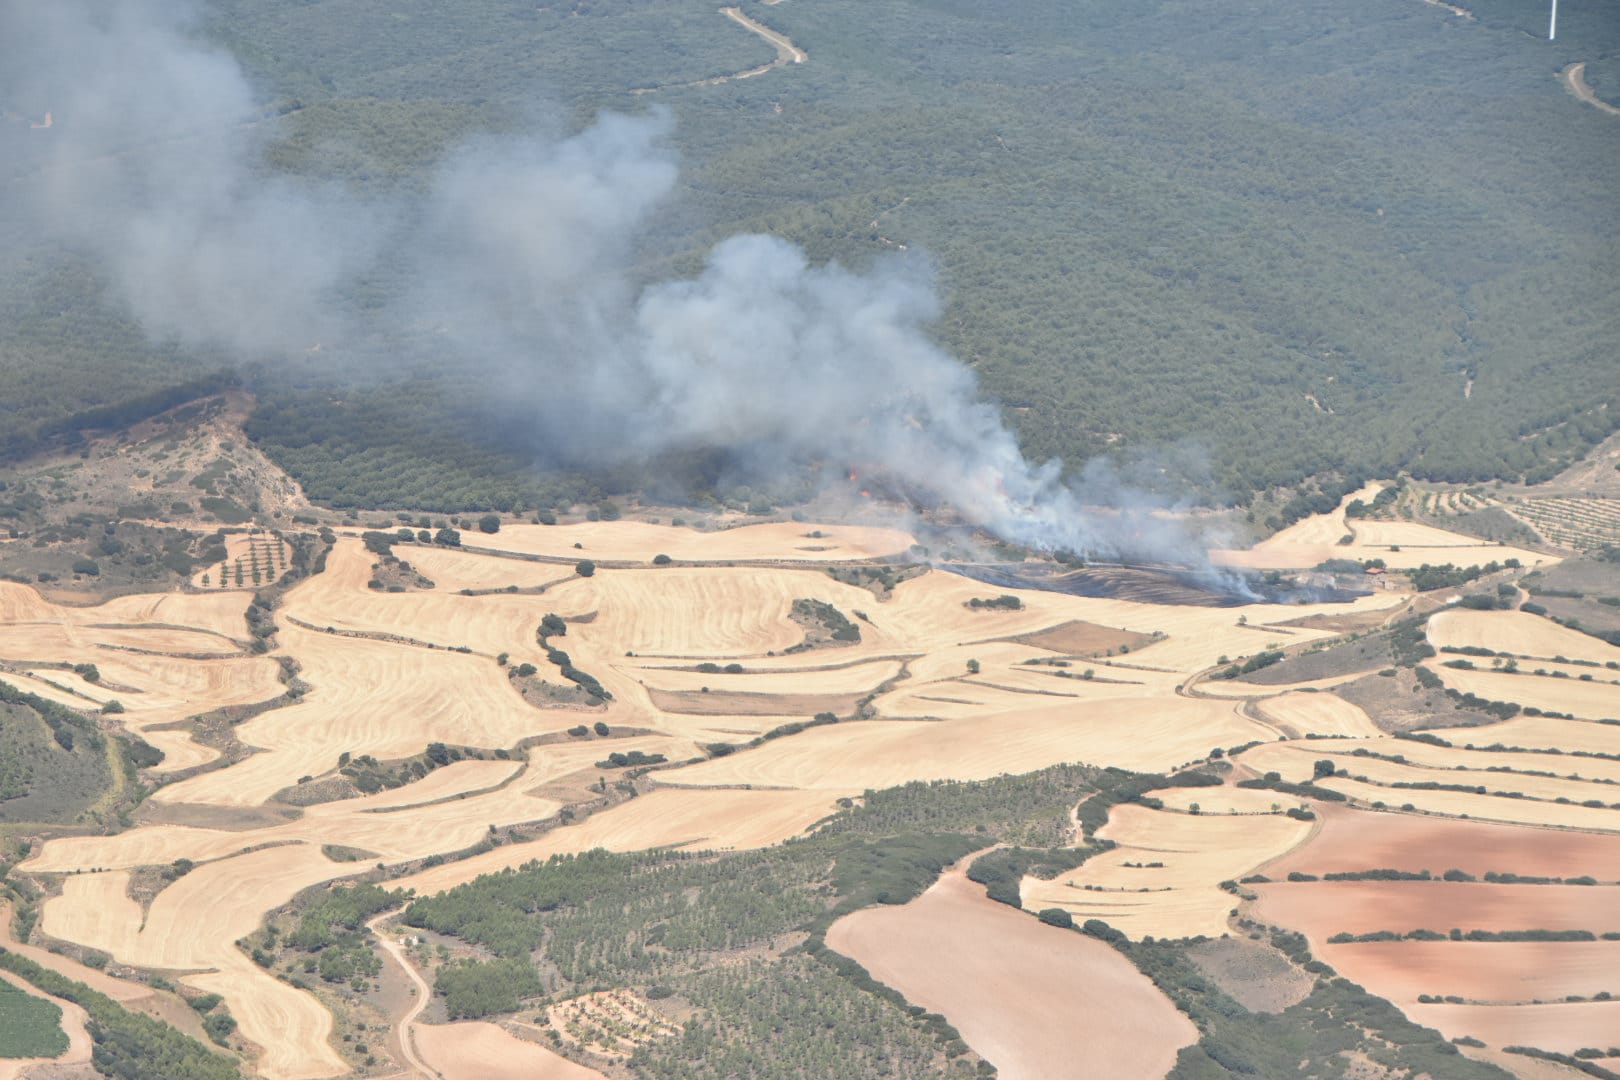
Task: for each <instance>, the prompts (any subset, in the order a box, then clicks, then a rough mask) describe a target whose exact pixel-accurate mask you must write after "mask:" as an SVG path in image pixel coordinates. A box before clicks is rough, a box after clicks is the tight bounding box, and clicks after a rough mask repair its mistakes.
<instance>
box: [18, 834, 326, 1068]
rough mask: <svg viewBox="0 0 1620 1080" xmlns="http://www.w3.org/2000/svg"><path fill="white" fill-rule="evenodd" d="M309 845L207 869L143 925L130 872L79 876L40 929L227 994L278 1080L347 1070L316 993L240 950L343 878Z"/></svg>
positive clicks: (186, 880)
mask: <svg viewBox="0 0 1620 1080" xmlns="http://www.w3.org/2000/svg"><path fill="white" fill-rule="evenodd" d="M344 869H345V868H344V867H343V866H342V864H338V863H333V862H332V861H331V860H329V859H327V858H326V857H325V856H324V855H322V854H321V853H320V851H319V850H317V849H314V848H311V847H309V846H307V845H303V844H289V845H283V846H280V847H274V848H268V849H266V850H263V851H257V852H253V853H250V854H246V855H240V856H237V857H235V858H232V859H224V860H221V861H219V862H214V863H208V864H206V865H203V866H200V867H198V868H197V869H195V870H193V871H192V872H191V873H189V874H187V875H185V876H184V877H182V878H180V879H179V880H178V881H176V882H175V883H174V884H173V885H171V886H169V887H168V888H167V889H165V890H163V892H161V893H159V894H158V896H157V899H155V900H154V901H153V902H152V906H151V908H150V910H149V911H148V912H147V913H146V914H145V918H144V921H143V918H142V912H141V909H140V906H139V905H138V904H136V903H135V902H134V901H133V900H130V899H129V898H128V896H127V895H126V889H127V886H128V878H129V875H128V873H127V872H125V871H111V872H107V873H98V874H79V875H74V876H70V877H68V878H66V879H65V880H64V881H63V890H62V895H61V896H59V897H56V898H54V899H52V900H50V901H48V902H47V903H46V904H45V906H44V909H43V912H42V917H41V928H42V929H43V930H44V932H45V933H47V934H49V935H51V936H52V937H58V938H62V939H65V940H68V941H74V942H78V943H80V944H84V945H88V946H90V947H92V948H97V949H101V950H103V951H105V952H108V953H111V954H112V955H113V956H114V957H115V958H116V959H117V960H119V961H120V962H122V963H127V964H133V965H136V966H140V967H150V968H156V969H159V970H165V971H173V972H194V973H196V974H187V975H185V976H184V981H185V982H186V983H188V984H189V985H191V986H194V987H196V988H198V989H200V990H203V991H206V992H212V993H218V994H222V995H224V997H225V998H226V1001H227V1002H228V1003H229V1005H230V1009H231V1014H232V1015H233V1016H235V1017H236V1019H237V1022H238V1024H239V1025H240V1029H241V1032H242V1035H243V1036H244V1037H245V1038H247V1039H249V1040H251V1041H252V1042H254V1043H255V1044H257V1045H258V1046H260V1047H261V1048H263V1053H262V1055H261V1057H260V1060H259V1063H258V1067H259V1070H260V1072H261V1073H262V1074H263V1075H264V1076H267V1077H271V1078H274V1080H306V1078H311V1080H312V1078H318V1077H326V1076H337V1075H341V1074H342V1073H344V1072H347V1071H348V1069H347V1067H346V1066H345V1065H344V1064H343V1061H342V1059H341V1058H339V1057H338V1056H337V1054H336V1053H335V1052H334V1051H333V1050H332V1048H331V1047H330V1045H329V1044H328V1041H327V1040H328V1039H329V1038H330V1037H331V1034H332V1015H331V1013H329V1012H327V1011H326V1009H325V1008H324V1007H323V1006H322V1005H321V1004H320V1002H319V1001H317V1000H316V999H315V998H314V997H313V996H311V995H310V994H307V993H304V992H303V991H300V990H295V989H294V988H293V987H291V986H289V985H287V984H286V983H283V982H281V981H279V980H277V979H276V978H275V977H274V976H272V975H270V974H269V973H268V972H266V971H264V970H263V969H261V968H259V967H258V966H257V965H255V964H254V963H253V962H252V961H251V960H250V959H248V957H247V956H246V955H245V954H243V953H242V952H241V951H240V950H238V949H237V948H236V945H235V942H236V940H237V939H238V938H240V937H244V936H246V935H247V934H249V933H251V932H252V931H253V930H254V929H256V928H257V927H258V925H259V923H260V921H261V920H262V919H263V918H264V914H265V912H267V911H269V910H270V909H271V908H274V907H277V906H279V905H281V904H284V903H286V902H287V901H288V900H290V899H292V897H293V896H294V895H295V894H296V893H297V892H299V891H300V890H301V889H304V888H306V887H308V886H310V885H313V884H315V883H316V882H319V881H324V880H328V879H330V878H333V877H336V876H338V875H339V874H341V873H343V872H344Z"/></svg>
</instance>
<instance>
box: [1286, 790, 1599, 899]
mask: <svg viewBox="0 0 1620 1080" xmlns="http://www.w3.org/2000/svg"><path fill="white" fill-rule="evenodd" d="M1316 812H1317V816H1318V817H1319V818H1320V819H1321V824H1320V826H1319V827H1318V829H1317V831H1316V833H1315V834H1314V835H1313V836H1312V838H1311V841H1310V843H1308V844H1306V845H1304V846H1303V847H1300V848H1296V849H1295V850H1293V851H1291V852H1289V853H1288V854H1287V855H1286V856H1284V857H1283V858H1281V859H1279V860H1277V861H1276V862H1274V863H1272V864H1271V865H1270V866H1268V867H1267V868H1266V873H1267V874H1269V875H1270V876H1272V877H1273V878H1280V877H1283V876H1286V875H1287V874H1289V873H1290V872H1293V871H1299V872H1301V873H1307V874H1318V875H1320V874H1330V873H1355V872H1358V871H1362V870H1373V869H1378V868H1383V867H1387V868H1389V869H1392V870H1403V871H1407V872H1409V873H1416V872H1418V871H1420V870H1427V871H1429V873H1431V874H1432V875H1434V876H1436V877H1438V876H1440V875H1441V874H1443V873H1445V872H1446V871H1447V870H1452V869H1457V870H1461V871H1463V872H1464V873H1468V874H1473V875H1474V876H1475V877H1481V876H1483V875H1484V874H1486V873H1488V872H1492V871H1495V872H1497V873H1513V874H1523V875H1526V876H1535V877H1582V876H1590V877H1595V878H1597V879H1598V880H1599V881H1620V837H1616V836H1614V835H1613V834H1601V833H1584V832H1574V831H1571V830H1567V829H1538V828H1529V827H1525V826H1519V825H1495V824H1490V823H1487V822H1483V821H1459V820H1456V819H1447V818H1440V817H1427V816H1419V815H1415V814H1392V813H1377V812H1374V811H1370V810H1359V809H1355V808H1353V807H1347V806H1344V805H1342V804H1335V803H1318V804H1317V805H1316ZM1448 929H1449V928H1448Z"/></svg>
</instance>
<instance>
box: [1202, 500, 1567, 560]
mask: <svg viewBox="0 0 1620 1080" xmlns="http://www.w3.org/2000/svg"><path fill="white" fill-rule="evenodd" d="M1354 497H1355V496H1350V498H1354ZM1347 505H1348V501H1346V502H1343V503H1341V504H1340V507H1339V509H1337V510H1335V511H1334V512H1333V513H1331V514H1319V515H1316V516H1315V517H1310V518H1306V519H1304V520H1303V521H1299V522H1296V523H1295V524H1294V525H1291V526H1289V527H1288V528H1287V529H1284V530H1283V531H1282V532H1280V533H1277V534H1276V535H1275V536H1272V537H1269V538H1268V539H1266V540H1263V541H1261V542H1260V543H1258V544H1256V545H1255V546H1254V547H1253V548H1250V549H1248V550H1246V551H1233V550H1228V551H1213V552H1211V553H1210V555H1211V557H1212V558H1213V560H1214V561H1215V562H1217V563H1221V564H1224V565H1226V566H1244V567H1250V568H1254V569H1277V570H1302V569H1308V568H1310V567H1313V566H1316V565H1318V564H1319V563H1322V562H1325V561H1326V560H1328V559H1354V560H1357V561H1361V560H1365V559H1383V560H1384V562H1385V564H1386V565H1388V566H1390V567H1392V568H1395V569H1408V568H1411V567H1415V566H1421V565H1423V564H1424V563H1435V564H1439V563H1448V562H1449V563H1454V564H1455V565H1457V566H1475V565H1480V566H1483V565H1484V564H1486V563H1489V562H1504V561H1506V560H1508V559H1518V560H1519V561H1520V562H1521V563H1523V564H1524V565H1525V566H1535V565H1537V564H1544V565H1549V566H1550V565H1552V564H1553V563H1556V562H1559V561H1560V560H1559V559H1558V558H1557V557H1556V556H1552V555H1545V554H1543V553H1541V552H1539V551H1528V550H1525V549H1523V548H1514V547H1507V546H1504V545H1500V544H1491V543H1486V542H1484V541H1482V540H1480V539H1478V538H1477V537H1473V536H1466V535H1464V534H1462V533H1454V532H1448V531H1446V530H1445V529H1437V528H1435V527H1434V526H1432V525H1420V524H1418V523H1416V522H1410V521H1375V520H1369V519H1365V518H1363V519H1360V520H1357V521H1349V522H1347V521H1346V520H1345V518H1344V509H1343V508H1344V507H1345V506H1347ZM1348 533H1354V534H1355V541H1354V542H1353V543H1350V544H1340V543H1339V542H1338V541H1339V538H1340V537H1342V536H1345V535H1346V534H1348Z"/></svg>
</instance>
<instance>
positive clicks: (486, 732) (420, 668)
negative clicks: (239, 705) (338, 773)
mask: <svg viewBox="0 0 1620 1080" xmlns="http://www.w3.org/2000/svg"><path fill="white" fill-rule="evenodd" d="M280 638H281V643H282V648H283V649H284V650H285V651H287V652H288V653H291V654H292V655H294V656H297V657H299V658H300V659H301V660H302V661H303V672H302V673H301V676H300V677H301V678H303V679H304V680H305V681H306V682H308V683H309V684H310V685H311V686H312V687H313V689H312V690H311V691H310V692H309V693H308V694H307V695H306V696H305V697H304V698H303V699H301V700H300V701H299V702H298V703H297V704H296V705H290V706H287V707H286V708H282V709H276V710H273V711H271V712H268V713H264V714H263V715H261V716H257V717H255V718H254V719H252V720H249V721H248V722H246V723H245V724H242V725H241V726H240V727H238V728H237V729H236V734H237V738H239V739H241V740H242V742H244V743H246V744H247V745H249V746H254V747H257V748H259V750H260V752H259V753H256V754H253V755H252V756H250V757H248V758H247V759H245V760H244V761H242V762H240V763H239V764H236V765H232V766H231V767H229V768H226V769H221V770H218V771H215V772H209V773H203V774H201V775H198V776H194V777H191V778H189V779H187V780H183V781H181V782H179V783H177V784H173V785H170V786H169V787H166V788H163V789H161V790H160V791H158V792H157V793H155V794H154V795H153V798H154V799H156V800H157V801H160V802H169V803H176V802H184V803H213V804H217V805H226V806H254V805H259V804H261V803H264V802H266V801H267V800H269V799H270V798H271V797H272V796H273V795H274V794H275V793H276V792H277V791H280V790H281V789H282V788H286V787H291V786H292V785H293V784H295V783H297V782H298V778H299V777H301V776H305V775H311V776H319V775H321V774H322V773H325V772H327V771H328V770H330V769H332V768H334V767H335V766H336V764H337V759H338V755H339V754H342V753H344V752H349V753H352V754H355V755H359V754H371V755H373V756H375V757H377V758H379V759H382V760H388V759H392V758H401V757H409V756H410V755H412V754H417V753H420V752H421V751H422V749H423V748H424V747H425V746H427V744H428V743H430V742H435V741H438V742H446V743H451V744H458V745H474V746H487V747H506V746H511V745H513V744H515V743H516V742H517V741H518V740H520V739H523V738H525V737H527V736H532V735H538V734H542V733H547V732H560V731H562V730H564V729H566V728H568V727H570V726H573V725H574V724H576V723H578V715H579V714H577V713H574V712H570V711H567V710H540V709H535V708H534V707H532V706H530V705H528V704H526V703H525V702H524V701H523V699H522V698H521V697H520V696H519V695H518V693H517V691H516V690H514V689H513V688H512V686H511V684H510V683H509V681H508V680H507V678H506V675H505V674H504V673H503V672H502V670H501V668H499V667H498V666H497V665H496V664H495V663H494V662H493V661H492V660H490V659H488V658H487V657H478V656H466V655H462V654H460V653H452V652H446V651H444V650H442V649H423V648H419V647H416V646H412V645H400V644H395V643H393V642H384V641H376V640H373V639H369V638H346V637H333V636H331V635H327V634H321V633H319V632H318V631H313V630H305V629H302V628H300V627H298V626H289V627H286V628H284V629H283V630H282V631H281V633H280Z"/></svg>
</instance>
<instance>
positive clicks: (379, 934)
mask: <svg viewBox="0 0 1620 1080" xmlns="http://www.w3.org/2000/svg"><path fill="white" fill-rule="evenodd" d="M397 914H399V912H398V911H397V910H396V911H385V912H383V913H382V914H381V915H378V916H377V917H376V918H374V919H372V920H371V921H370V922H368V923H366V929H367V930H369V931H371V933H372V935H373V936H375V937H376V939H377V943H378V944H379V945H381V946H382V947H383V951H384V952H386V953H387V954H388V956H389V958H390V959H392V960H393V961H394V963H396V964H398V965H399V966H400V969H401V970H403V971H404V972H405V977H406V978H408V979H410V980H411V985H412V986H413V987H415V988H416V997H414V998H413V999H412V1000H411V1004H410V1007H409V1008H407V1009H406V1010H405V1012H404V1013H403V1014H402V1015H401V1016H400V1018H399V1019H398V1020H397V1021H396V1022H395V1024H394V1034H395V1035H396V1036H397V1037H398V1039H399V1048H400V1052H401V1053H402V1054H403V1055H404V1057H405V1063H406V1064H407V1065H409V1066H410V1067H411V1068H412V1069H413V1070H415V1075H417V1076H426V1077H429V1078H432V1077H437V1076H438V1075H439V1073H438V1071H437V1070H436V1069H432V1068H429V1067H428V1064H427V1062H425V1061H423V1060H422V1059H421V1057H419V1056H418V1055H417V1053H416V1043H415V1042H414V1041H413V1040H412V1038H411V1025H412V1024H414V1023H416V1018H417V1017H419V1016H421V1015H422V1010H423V1009H425V1008H427V1005H428V1002H429V1001H431V1000H433V991H432V990H431V989H430V988H429V987H428V984H427V982H426V981H425V980H424V979H423V978H422V975H421V973H420V972H418V971H417V970H416V965H415V964H413V963H411V961H410V957H408V956H406V955H405V950H404V949H402V948H400V946H399V942H398V941H396V940H394V938H393V937H391V936H390V934H389V933H388V932H387V931H385V930H382V929H380V926H381V924H382V923H383V922H385V921H387V920H388V919H391V918H393V917H394V916H395V915H397Z"/></svg>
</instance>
